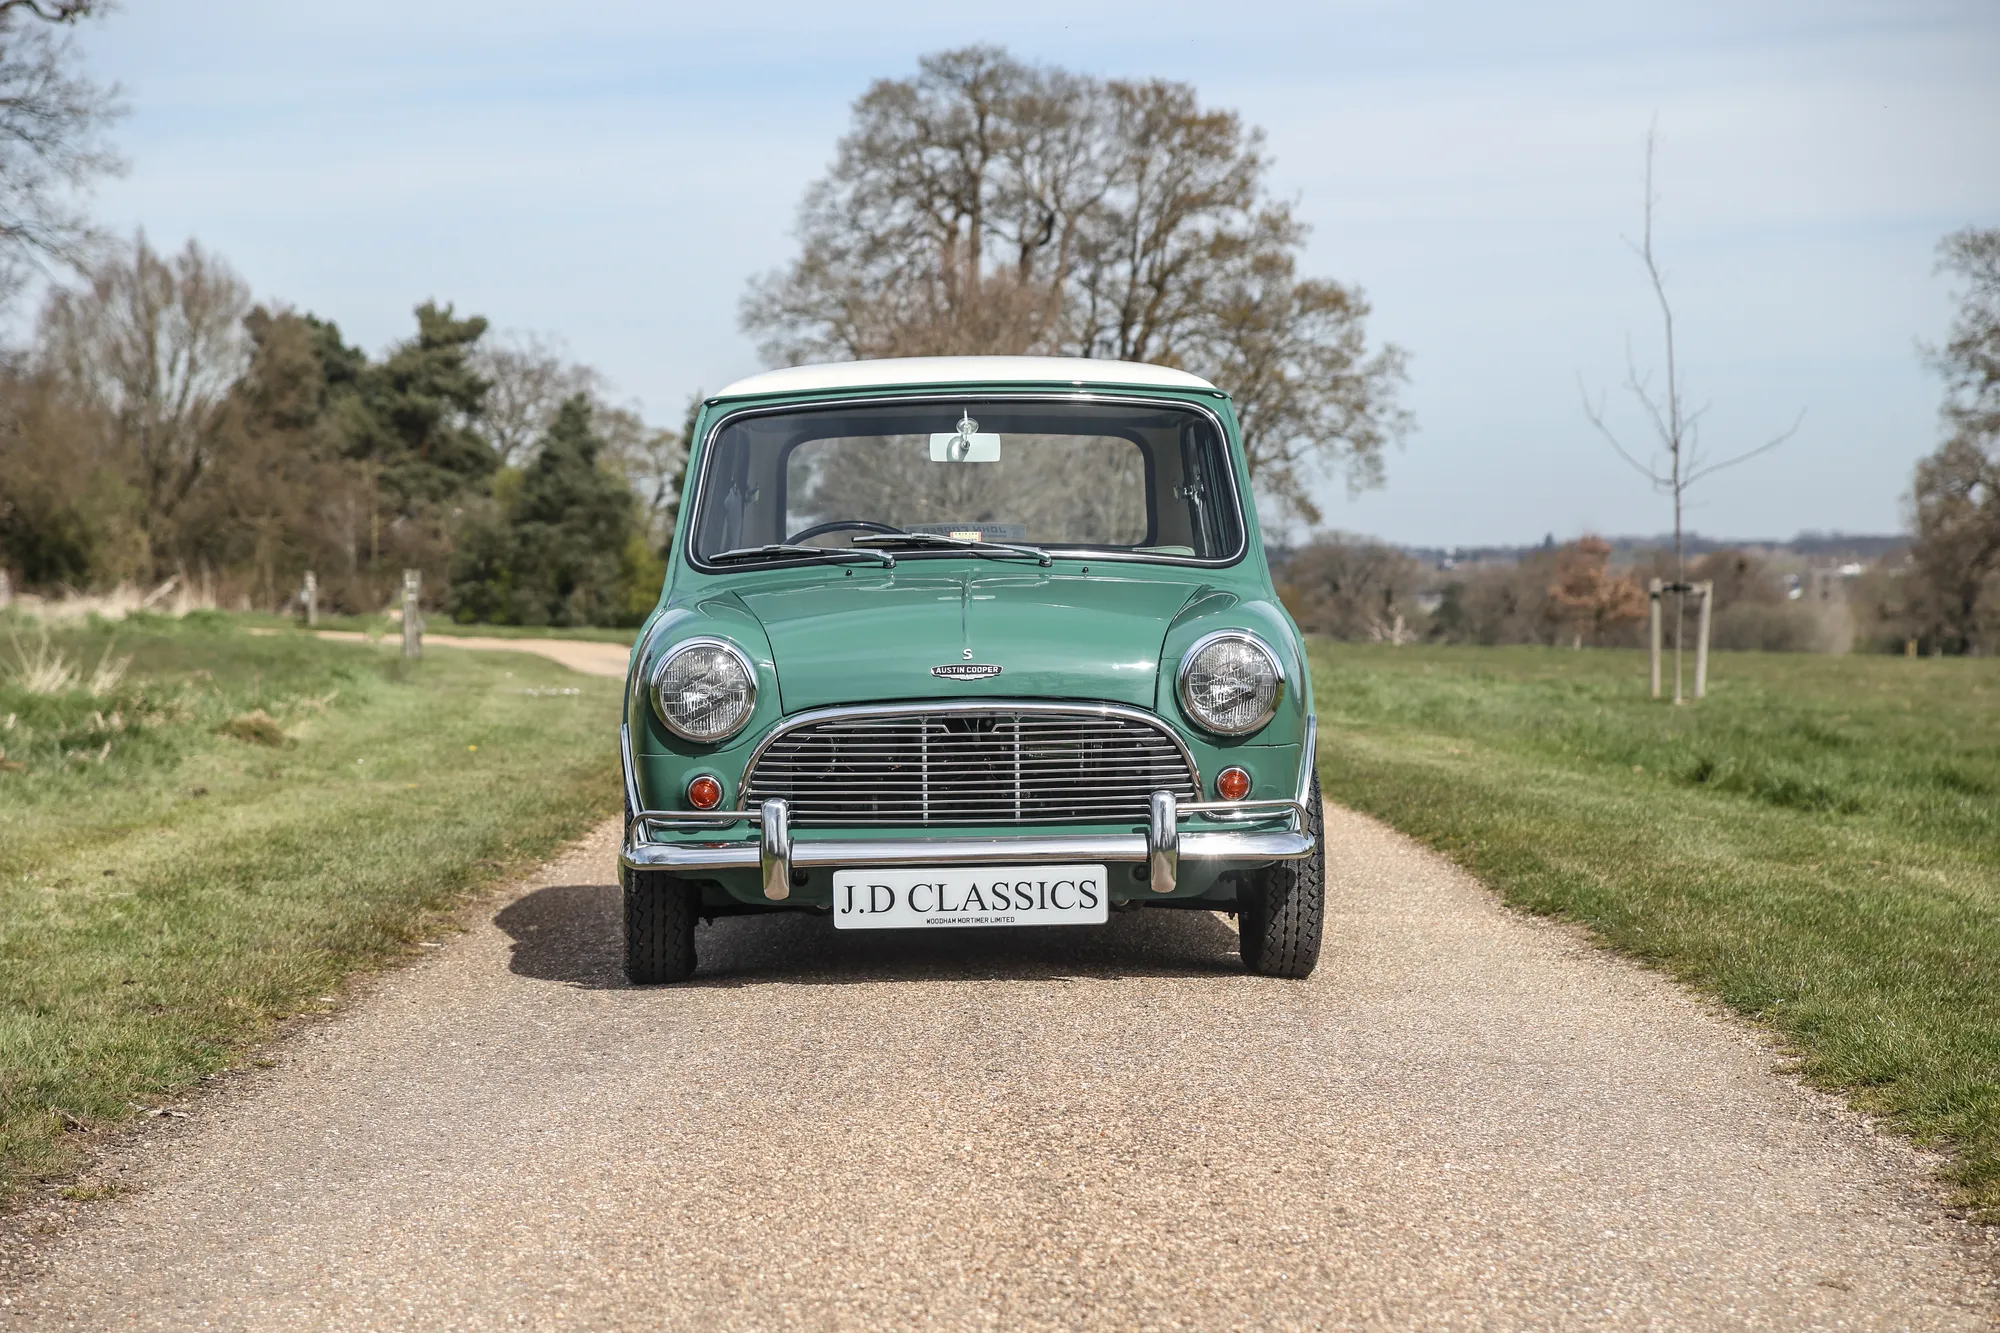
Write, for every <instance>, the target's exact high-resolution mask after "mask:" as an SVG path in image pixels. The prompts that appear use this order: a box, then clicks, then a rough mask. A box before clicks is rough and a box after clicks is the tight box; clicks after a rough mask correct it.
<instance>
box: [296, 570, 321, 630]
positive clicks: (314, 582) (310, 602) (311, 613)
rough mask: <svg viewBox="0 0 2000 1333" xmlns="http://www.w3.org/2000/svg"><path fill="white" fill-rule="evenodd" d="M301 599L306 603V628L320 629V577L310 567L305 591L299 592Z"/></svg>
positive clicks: (307, 572)
mask: <svg viewBox="0 0 2000 1333" xmlns="http://www.w3.org/2000/svg"><path fill="white" fill-rule="evenodd" d="M299 599H300V600H301V601H303V602H304V603H305V604H306V628H307V629H318V628H319V579H318V578H317V577H316V576H315V575H314V574H313V572H312V571H311V570H310V569H308V570H307V571H306V586H305V589H304V591H302V592H300V593H299Z"/></svg>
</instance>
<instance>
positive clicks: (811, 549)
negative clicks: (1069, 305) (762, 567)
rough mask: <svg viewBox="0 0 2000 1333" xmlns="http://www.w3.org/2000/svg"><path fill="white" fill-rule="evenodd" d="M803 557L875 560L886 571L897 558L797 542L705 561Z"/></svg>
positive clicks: (884, 553) (723, 554) (728, 553)
mask: <svg viewBox="0 0 2000 1333" xmlns="http://www.w3.org/2000/svg"><path fill="white" fill-rule="evenodd" d="M801 555H809V556H814V557H816V558H818V559H821V560H841V561H845V560H847V559H848V558H849V557H853V558H855V559H860V560H873V561H875V562H876V563H877V564H879V565H881V566H882V567H883V568H885V569H894V568H895V567H896V557H895V556H893V555H890V554H889V553H888V552H887V551H857V550H855V549H853V548H852V547H847V546H800V545H798V544H797V543H795V542H772V543H771V544H770V545H768V546H739V547H737V548H736V549H735V550H733V551H721V552H718V553H717V554H715V555H711V556H706V557H704V559H706V560H707V561H708V563H709V564H711V565H723V564H730V563H732V562H734V561H737V560H779V559H786V558H790V557H794V556H801Z"/></svg>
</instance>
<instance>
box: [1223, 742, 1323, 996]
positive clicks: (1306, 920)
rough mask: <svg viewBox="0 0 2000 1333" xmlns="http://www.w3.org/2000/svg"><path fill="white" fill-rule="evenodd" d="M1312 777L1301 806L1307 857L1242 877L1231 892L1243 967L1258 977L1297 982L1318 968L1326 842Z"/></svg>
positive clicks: (1317, 780) (1316, 785) (1315, 787)
mask: <svg viewBox="0 0 2000 1333" xmlns="http://www.w3.org/2000/svg"><path fill="white" fill-rule="evenodd" d="M1324 823H1325V821H1324V819H1323V818H1322V817H1321V811H1320V800H1319V776H1318V775H1317V774H1314V776H1313V780H1312V787H1311V792H1310V795H1309V796H1308V798H1307V801H1306V824H1305V826H1306V832H1307V833H1310V834H1311V835H1312V839H1313V850H1312V855H1310V856H1308V857H1306V858H1305V859H1304V860H1301V861H1280V862H1278V863H1277V864H1276V865H1274V866H1271V867H1270V868H1269V869H1266V870H1259V871H1255V872H1253V873H1251V874H1248V875H1245V876H1244V877H1243V882H1242V884H1241V885H1240V886H1239V887H1238V889H1237V891H1236V923H1237V929H1238V931H1239V932H1240V933H1241V935H1242V949H1243V966H1244V967H1245V968H1247V969H1248V970H1250V971H1252V972H1255V973H1256V974H1257V975H1259V976H1264V977H1290V978H1293V979H1294V980H1302V979H1304V978H1306V977H1309V976H1311V975H1312V970H1313V968H1314V967H1315V966H1316V965H1317V964H1318V963H1319V944H1320V935H1321V932H1322V930H1323V929H1324V926H1325V921H1326V837H1325V829H1324V827H1323V825H1324Z"/></svg>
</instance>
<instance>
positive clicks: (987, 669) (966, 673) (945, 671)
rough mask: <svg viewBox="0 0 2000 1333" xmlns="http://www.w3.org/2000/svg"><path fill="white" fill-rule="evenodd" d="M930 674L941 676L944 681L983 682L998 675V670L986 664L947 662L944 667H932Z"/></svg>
mask: <svg viewBox="0 0 2000 1333" xmlns="http://www.w3.org/2000/svg"><path fill="white" fill-rule="evenodd" d="M931 674H932V675H933V676H942V677H944V678H945V679H946V680H985V679H986V678H988V677H989V676H997V675H999V674H1000V668H999V667H997V666H993V665H991V664H989V663H986V662H949V663H947V664H945V665H944V666H934V667H932V668H931Z"/></svg>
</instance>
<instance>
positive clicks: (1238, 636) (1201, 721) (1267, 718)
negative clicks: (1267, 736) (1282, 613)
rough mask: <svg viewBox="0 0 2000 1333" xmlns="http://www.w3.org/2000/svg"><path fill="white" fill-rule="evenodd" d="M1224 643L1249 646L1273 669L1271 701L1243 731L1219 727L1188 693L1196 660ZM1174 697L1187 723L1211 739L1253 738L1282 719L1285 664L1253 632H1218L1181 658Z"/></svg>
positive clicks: (1196, 641) (1198, 643)
mask: <svg viewBox="0 0 2000 1333" xmlns="http://www.w3.org/2000/svg"><path fill="white" fill-rule="evenodd" d="M1224 641H1233V642H1237V643H1243V644H1247V645H1248V646H1249V647H1250V648H1251V649H1252V650H1253V651H1255V652H1256V653H1258V654H1259V655H1260V656H1262V657H1263V659H1264V660H1265V662H1266V663H1268V664H1269V665H1270V668H1271V680H1272V688H1271V697H1270V698H1269V699H1268V700H1266V701H1265V706H1264V709H1263V711H1262V712H1260V713H1259V714H1258V715H1257V717H1256V718H1255V719H1254V720H1252V721H1251V722H1249V723H1247V724H1246V725H1243V726H1240V727H1224V726H1221V725H1218V724H1217V723H1216V722H1215V720H1214V719H1213V718H1211V717H1207V716H1205V715H1204V714H1203V713H1202V711H1201V709H1200V708H1199V707H1198V706H1197V705H1196V703H1195V701H1194V697H1193V696H1192V695H1191V694H1190V693H1189V692H1188V675H1189V673H1190V672H1192V671H1193V669H1194V664H1195V659H1196V658H1198V657H1200V656H1201V654H1202V653H1203V652H1205V651H1207V650H1208V649H1209V648H1211V647H1213V646H1214V645H1216V644H1218V643H1221V642H1224ZM1174 694H1175V697H1176V698H1178V699H1179V700H1180V705H1181V712H1182V713H1183V714H1185V715H1186V717H1187V719H1188V720H1189V721H1190V722H1192V723H1194V724H1195V725H1196V726H1198V727H1200V728H1201V729H1202V730H1203V731H1206V732H1208V733H1209V734H1210V735H1213V736H1227V737H1237V736H1249V735H1251V734H1253V733H1255V732H1258V731H1261V730H1263V729H1264V728H1265V727H1267V726H1269V725H1270V722H1271V719H1272V718H1274V717H1276V716H1277V715H1278V707H1279V705H1280V704H1282V703H1283V702H1284V700H1285V664H1284V662H1283V661H1282V660H1280V659H1279V657H1278V654H1277V653H1276V652H1275V651H1273V650H1272V648H1271V645H1270V644H1268V643H1265V642H1264V641H1263V640H1262V639H1260V638H1258V637H1257V636H1256V635H1255V634H1252V633H1251V632H1250V631H1249V630H1244V629H1224V630H1217V631H1215V632H1214V633H1213V634H1204V635H1202V636H1201V637H1200V638H1199V639H1196V640H1195V641H1194V642H1193V643H1192V644H1190V645H1189V647H1188V650H1187V651H1186V652H1185V653H1183V654H1182V655H1181V664H1180V669H1179V671H1177V672H1176V673H1175V678H1174Z"/></svg>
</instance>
